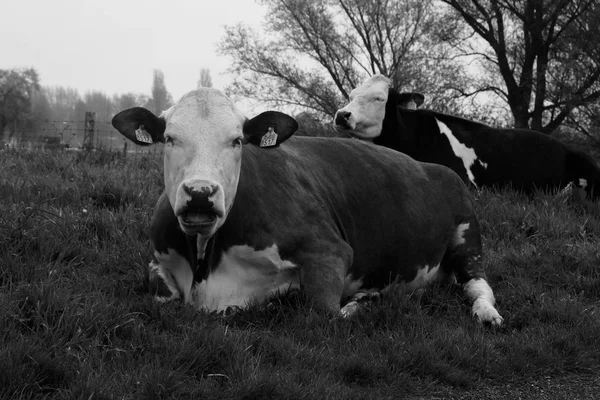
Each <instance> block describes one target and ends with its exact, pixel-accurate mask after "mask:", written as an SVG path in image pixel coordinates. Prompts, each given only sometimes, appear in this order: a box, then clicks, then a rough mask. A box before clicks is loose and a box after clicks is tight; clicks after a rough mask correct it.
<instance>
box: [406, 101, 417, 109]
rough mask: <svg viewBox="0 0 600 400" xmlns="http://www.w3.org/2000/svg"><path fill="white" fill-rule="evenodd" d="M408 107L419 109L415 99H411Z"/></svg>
mask: <svg viewBox="0 0 600 400" xmlns="http://www.w3.org/2000/svg"><path fill="white" fill-rule="evenodd" d="M406 108H407V109H408V110H416V109H417V103H415V101H414V100H413V99H410V101H409V102H408V103H407V104H406Z"/></svg>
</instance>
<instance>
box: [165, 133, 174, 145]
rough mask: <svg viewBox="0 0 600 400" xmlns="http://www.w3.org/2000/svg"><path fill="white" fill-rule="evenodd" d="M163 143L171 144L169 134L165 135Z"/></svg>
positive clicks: (171, 140) (171, 139)
mask: <svg viewBox="0 0 600 400" xmlns="http://www.w3.org/2000/svg"><path fill="white" fill-rule="evenodd" d="M165 144H168V145H172V144H173V138H172V137H171V136H169V135H166V136H165Z"/></svg>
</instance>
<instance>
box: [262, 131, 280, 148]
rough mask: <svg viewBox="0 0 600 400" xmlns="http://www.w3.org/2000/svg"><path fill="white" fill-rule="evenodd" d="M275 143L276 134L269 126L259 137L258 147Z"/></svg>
mask: <svg viewBox="0 0 600 400" xmlns="http://www.w3.org/2000/svg"><path fill="white" fill-rule="evenodd" d="M276 144H277V134H276V133H275V131H274V130H273V127H272V126H270V127H269V130H268V131H267V133H265V135H264V136H263V137H262V138H261V139H260V145H259V146H260V147H271V146H275V145H276Z"/></svg>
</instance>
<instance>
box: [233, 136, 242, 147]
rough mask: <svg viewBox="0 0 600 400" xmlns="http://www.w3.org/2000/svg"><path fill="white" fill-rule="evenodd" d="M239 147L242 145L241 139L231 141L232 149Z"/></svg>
mask: <svg viewBox="0 0 600 400" xmlns="http://www.w3.org/2000/svg"><path fill="white" fill-rule="evenodd" d="M241 145H242V138H241V137H238V138H235V139H233V142H232V143H231V146H232V147H238V146H241Z"/></svg>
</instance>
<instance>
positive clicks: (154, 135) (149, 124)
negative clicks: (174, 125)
mask: <svg viewBox="0 0 600 400" xmlns="http://www.w3.org/2000/svg"><path fill="white" fill-rule="evenodd" d="M112 126H114V127H115V129H116V130H118V131H119V132H120V133H121V135H123V136H125V137H126V138H127V139H129V140H131V141H132V142H133V143H135V144H139V145H142V146H148V145H150V144H154V143H158V142H161V143H164V141H165V135H164V133H165V126H166V123H165V120H164V118H161V117H157V116H156V115H154V114H153V113H152V111H150V110H147V109H145V108H143V107H133V108H128V109H127V110H123V111H121V112H120V113H118V114H117V115H115V116H114V118H113V119H112Z"/></svg>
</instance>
